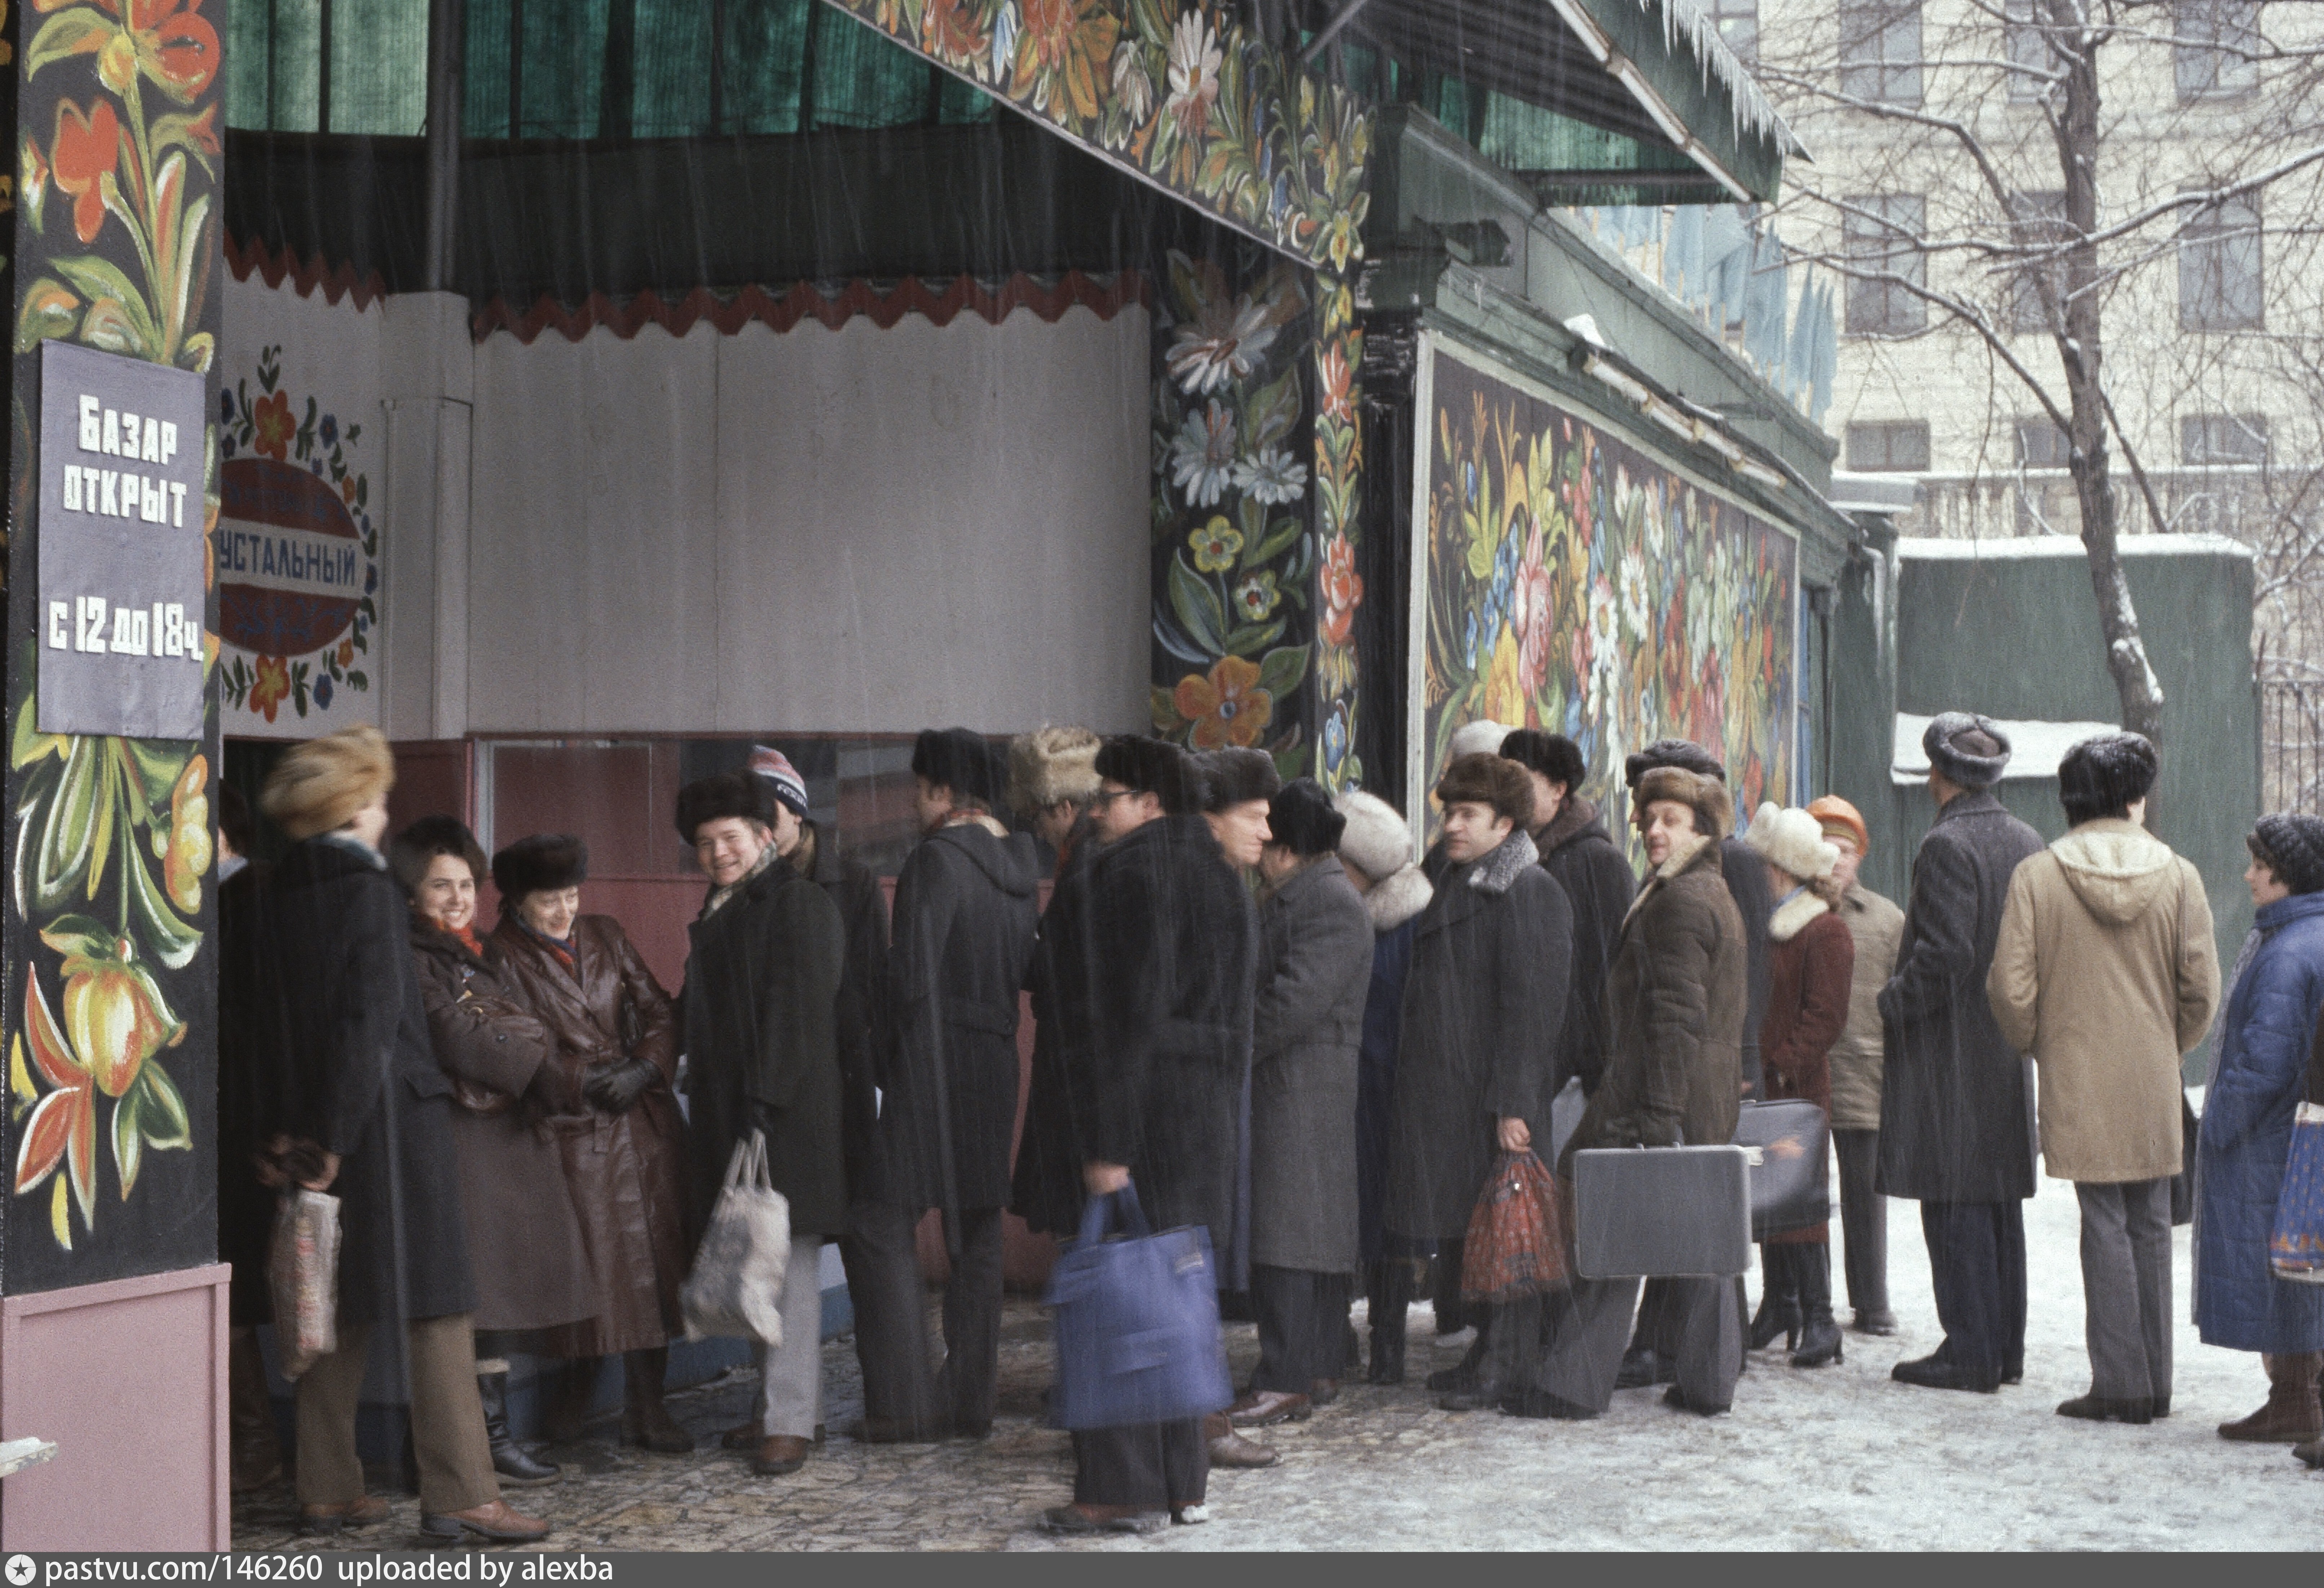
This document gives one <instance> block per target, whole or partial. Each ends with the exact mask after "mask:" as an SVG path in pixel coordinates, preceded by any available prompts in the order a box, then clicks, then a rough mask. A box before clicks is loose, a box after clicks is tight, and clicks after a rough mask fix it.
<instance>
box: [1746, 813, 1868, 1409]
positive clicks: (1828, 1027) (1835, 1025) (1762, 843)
mask: <svg viewBox="0 0 2324 1588" xmlns="http://www.w3.org/2000/svg"><path fill="white" fill-rule="evenodd" d="M1744 842H1746V843H1748V845H1751V847H1752V849H1753V850H1754V851H1756V852H1757V854H1758V856H1759V858H1760V859H1761V860H1763V861H1765V862H1766V866H1767V889H1768V891H1769V892H1771V893H1773V894H1774V895H1775V910H1774V912H1773V913H1772V914H1771V915H1769V916H1768V918H1767V940H1768V943H1769V944H1770V947H1769V950H1768V955H1767V1012H1766V1014H1765V1015H1764V1016H1763V1017H1761V1020H1760V1023H1759V1053H1760V1057H1761V1060H1762V1062H1763V1063H1764V1065H1765V1066H1766V1070H1765V1084H1766V1094H1767V1096H1768V1097H1769V1098H1770V1099H1775V1098H1785V1097H1797V1098H1803V1099H1804V1100H1806V1101H1807V1102H1809V1103H1814V1104H1815V1105H1816V1106H1817V1107H1818V1108H1820V1109H1822V1110H1823V1111H1824V1113H1825V1114H1826V1115H1827V1116H1829V1115H1830V1114H1831V1045H1832V1044H1833V1043H1834V1042H1836V1041H1838V1040H1839V1039H1840V1032H1841V1030H1842V1029H1845V1028H1846V1026H1847V1024H1848V1002H1849V992H1850V990H1851V988H1852V986H1853V983H1854V979H1855V974H1856V939H1855V938H1854V937H1851V936H1849V930H1848V925H1847V923H1846V922H1844V921H1842V920H1841V919H1840V917H1839V916H1838V915H1836V914H1834V913H1833V912H1834V910H1835V909H1836V908H1837V907H1838V905H1839V903H1840V895H1841V893H1842V892H1844V891H1845V889H1844V888H1843V886H1842V885H1841V883H1840V880H1839V878H1838V876H1837V875H1836V874H1835V873H1836V872H1837V869H1838V867H1839V865H1840V851H1839V849H1838V848H1837V847H1835V846H1834V845H1831V844H1827V843H1826V842H1824V837H1823V824H1822V823H1821V822H1819V821H1818V820H1817V819H1816V818H1815V817H1812V816H1810V815H1809V814H1808V813H1807V812H1806V811H1804V810H1784V809H1781V808H1777V807H1776V806H1775V805H1772V804H1769V805H1763V806H1761V807H1760V808H1759V812H1758V814H1757V816H1755V817H1752V818H1751V830H1750V832H1749V833H1748V834H1747V835H1746V836H1745V838H1744ZM1759 1271H1760V1275H1761V1279H1760V1290H1759V1315H1758V1316H1757V1317H1756V1318H1754V1319H1752V1321H1751V1348H1752V1349H1753V1350H1754V1351H1757V1350H1759V1349H1761V1348H1763V1347H1765V1346H1766V1344H1767V1343H1768V1342H1770V1341H1772V1340H1773V1339H1775V1336H1776V1335H1778V1334H1784V1335H1787V1336H1788V1339H1787V1341H1786V1343H1787V1344H1789V1345H1790V1346H1791V1347H1792V1348H1793V1350H1792V1365H1793V1366H1794V1367H1795V1368H1820V1367H1822V1366H1824V1365H1825V1364H1826V1363H1827V1362H1838V1361H1840V1325H1838V1324H1836V1323H1834V1322H1833V1321H1832V1316H1831V1230H1830V1226H1829V1225H1826V1224H1818V1225H1816V1226H1815V1227H1814V1228H1812V1229H1806V1230H1789V1231H1786V1232H1784V1233H1782V1234H1780V1235H1772V1236H1769V1237H1768V1238H1767V1239H1766V1241H1763V1242H1760V1243H1759Z"/></svg>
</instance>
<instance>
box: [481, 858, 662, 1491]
mask: <svg viewBox="0 0 2324 1588" xmlns="http://www.w3.org/2000/svg"><path fill="white" fill-rule="evenodd" d="M588 872H589V851H588V847H587V845H584V844H583V843H582V842H581V840H580V839H578V838H576V837H573V836H569V835H567V834H561V833H540V834H536V835H534V836H531V837H530V838H523V839H520V840H519V841H517V842H516V843H514V844H512V845H509V846H508V847H507V848H505V849H503V850H502V851H501V852H500V853H499V854H495V855H494V856H493V885H494V886H495V887H497V888H499V890H500V892H501V919H500V924H499V926H498V927H496V928H494V929H493V944H494V945H495V946H497V947H498V948H499V949H500V951H501V953H502V954H503V956H505V962H506V964H507V966H508V974H509V978H510V980H511V981H512V983H514V984H515V986H516V987H517V988H518V989H519V990H520V991H521V992H522V994H523V996H524V1000H525V1002H526V1003H527V1005H528V1006H529V1007H530V1009H531V1010H532V1011H533V1012H534V1013H535V1014H537V1015H538V1016H539V1018H540V1020H541V1023H542V1024H543V1025H545V1026H546V1027H547V1028H548V1029H549V1036H550V1037H551V1038H552V1039H554V1040H555V1042H556V1044H557V1060H556V1062H557V1063H558V1065H559V1066H562V1067H563V1068H564V1069H565V1071H566V1072H567V1074H568V1075H569V1076H572V1077H573V1078H574V1079H575V1081H576V1083H577V1084H578V1085H579V1086H580V1088H581V1091H582V1093H583V1094H584V1098H585V1100H586V1102H585V1106H584V1108H583V1109H581V1110H580V1111H578V1112H576V1113H570V1114H565V1115H560V1116H559V1117H558V1119H557V1121H556V1122H555V1123H556V1127H557V1132H558V1143H559V1145H560V1146H561V1147H562V1148H563V1149H564V1156H565V1173H566V1176H567V1179H568V1180H569V1182H570V1183H571V1186H572V1188H573V1200H574V1203H575V1205H576V1206H577V1207H578V1208H579V1210H580V1214H581V1233H582V1238H583V1239H584V1240H585V1241H586V1242H587V1244H588V1248H589V1256H590V1259H591V1260H592V1261H593V1262H594V1263H595V1267H596V1270H597V1275H598V1279H599V1282H600V1284H601V1285H602V1287H603V1289H604V1311H602V1312H600V1313H599V1314H598V1315H597V1316H596V1317H595V1318H594V1319H592V1320H591V1321H589V1322H587V1323H585V1324H578V1325H573V1326H571V1327H569V1328H565V1329H559V1330H557V1331H555V1332H554V1334H552V1335H551V1336H550V1337H549V1343H548V1345H547V1349H548V1350H549V1351H550V1352H553V1353H556V1354H558V1355H562V1356H567V1357H571V1358H573V1359H574V1360H573V1362H572V1365H571V1367H570V1369H569V1370H568V1371H567V1373H566V1375H565V1380H564V1382H563V1384H562V1385H561V1386H560V1387H559V1390H558V1394H557V1396H556V1398H555V1399H554V1400H553V1402H552V1403H551V1405H550V1406H549V1411H548V1415H547V1417H545V1419H544V1424H543V1430H544V1432H545V1433H546V1434H547V1436H549V1438H550V1439H551V1440H553V1441H558V1442H568V1443H569V1442H570V1441H572V1440H575V1439H577V1438H578V1437H579V1436H580V1433H581V1428H582V1425H583V1424H584V1422H585V1421H586V1418H587V1416H588V1410H589V1400H590V1396H591V1394H592V1392H593V1391H594V1390H595V1388H596V1383H597V1362H598V1359H599V1358H601V1357H606V1356H612V1355H614V1354H615V1353H619V1354H620V1355H621V1357H622V1377H623V1379H624V1380H626V1382H627V1385H628V1390H627V1400H626V1404H625V1405H624V1407H623V1409H622V1442H623V1443H624V1444H629V1445H643V1446H644V1447H645V1448H646V1449H648V1450H658V1451H663V1452H666V1453H669V1454H678V1453H680V1452H684V1451H689V1450H692V1449H693V1448H694V1437H693V1436H692V1435H690V1434H688V1433H687V1431H686V1430H685V1429H684V1428H683V1427H681V1426H678V1422H677V1420H676V1419H675V1418H673V1417H671V1416H670V1415H669V1412H668V1411H667V1410H665V1409H664V1408H663V1407H662V1400H661V1387H662V1374H663V1371H664V1369H665V1368H666V1367H667V1366H668V1365H669V1337H670V1336H671V1335H672V1334H676V1333H678V1332H679V1331H680V1330H681V1329H682V1328H683V1327H684V1323H683V1320H682V1319H681V1317H680V1316H679V1313H678V1288H679V1286H680V1285H682V1284H683V1283H684V1282H685V1279H686V1267H687V1258H688V1255H689V1252H690V1251H691V1248H690V1246H689V1244H688V1239H687V1236H688V1232H687V1215H686V1185H685V1162H686V1124H685V1120H684V1117H683V1116H682V1115H681V1114H680V1113H678V1101H677V1099H676V1097H675V1096H674V1095H673V1094H671V1091H670V1084H671V1082H672V1080H673V1079H674V1078H675V1076H676V1075H677V1070H678V1043H677V1039H676V1032H675V1023H674V1021H673V1020H672V1018H671V1012H670V1002H669V994H668V993H667V992H663V991H662V989H661V985H660V983H658V982H656V981H655V980H654V978H653V973H652V972H651V971H650V970H648V969H647V968H646V963H645V961H644V960H643V959H642V958H641V957H640V956H639V954H638V951H637V950H636V948H634V947H633V946H631V943H630V939H629V937H628V936H627V935H626V934H624V933H623V932H622V928H621V925H620V923H619V922H617V921H615V920H614V919H613V918H612V917H610V916H602V915H583V914H581V913H580V902H581V893H580V885H581V882H582V881H583V879H584V878H586V876H587V875H588Z"/></svg>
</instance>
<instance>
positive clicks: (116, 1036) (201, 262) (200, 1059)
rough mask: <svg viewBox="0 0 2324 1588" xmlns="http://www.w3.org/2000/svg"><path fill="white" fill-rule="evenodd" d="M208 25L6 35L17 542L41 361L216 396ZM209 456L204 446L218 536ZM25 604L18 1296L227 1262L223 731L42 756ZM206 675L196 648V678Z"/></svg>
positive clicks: (17, 703) (16, 980)
mask: <svg viewBox="0 0 2324 1588" xmlns="http://www.w3.org/2000/svg"><path fill="white" fill-rule="evenodd" d="M222 9H223V8H222V6H220V5H218V3H217V0H208V14H205V0H85V3H81V4H74V3H73V0H34V3H33V4H32V6H31V8H30V12H29V14H27V15H25V16H24V17H23V26H22V27H21V29H18V30H14V33H13V36H15V37H17V38H19V39H21V40H22V41H23V43H22V57H21V59H20V60H16V61H14V62H12V63H10V69H11V70H12V71H14V72H16V73H17V78H16V84H15V87H16V92H17V104H18V106H19V112H20V115H19V119H18V125H20V127H22V128H23V129H24V130H23V133H22V134H21V138H20V142H19V144H18V147H17V150H16V182H15V189H14V191H15V199H16V205H15V208H14V215H13V217H12V218H13V219H14V225H15V248H14V264H15V273H14V281H15V283H16V288H17V291H16V319H15V337H14V353H15V356H16V366H15V367H16V391H17V392H18V394H19V395H18V399H17V402H16V403H15V414H16V419H15V423H16V440H17V445H16V448H15V453H14V478H13V480H12V482H11V491H12V502H13V504H14V505H13V511H12V513H11V519H12V524H13V525H14V527H15V528H16V530H17V532H18V533H20V534H21V533H23V531H24V530H25V529H27V528H35V529H36V527H37V526H35V525H34V524H33V515H32V511H31V508H32V478H33V474H32V469H33V465H34V462H35V457H34V449H33V447H32V438H31V433H30V430H29V428H28V427H29V420H28V418H27V416H26V404H25V401H24V399H23V393H24V392H26V391H27V390H28V389H30V388H31V385H32V381H33V379H34V378H35V374H34V372H36V371H37V368H38V355H39V348H40V344H41V343H42V340H43V339H49V338H55V339H60V340H66V341H75V342H79V343H82V344H85V345H87V346H91V347H96V348H99V349H101V350H103V351H105V352H107V353H113V354H117V355H124V356H126V357H131V358H140V359H146V360H150V361H152V362H154V363H160V364H170V365H177V366H179V367H180V368H184V369H191V370H197V371H201V372H204V373H205V374H208V373H209V372H210V371H211V369H212V366H213V364H214V362H215V357H216V353H217V309H218V306H217V295H216V293H215V291H213V286H214V282H215V281H216V278H217V263H218V259H219V245H218V235H217V183H218V165H219V157H220V145H219V127H218V119H219V115H220V105H219V96H220V88H221V85H220V83H219V80H218V64H219V41H218V28H219V24H218V20H217V16H218V13H219V12H220V11H221V10H222ZM0 48H5V46H0ZM0 60H5V56H0ZM205 442H206V445H205V450H204V456H205V463H206V466H207V470H208V475H207V484H206V486H205V497H206V511H205V513H204V522H203V526H202V532H203V533H204V534H205V535H207V534H208V532H209V531H210V530H212V529H214V528H215V526H216V523H217V512H218V502H219V498H218V495H217V433H216V430H215V429H210V430H209V431H208V433H207V434H206V437H205ZM187 532H189V533H190V532H192V531H190V530H189V531H187ZM28 591H29V581H19V582H18V585H17V587H16V588H14V590H12V595H14V597H15V606H16V608H17V613H16V618H15V621H14V622H12V624H11V628H10V635H11V642H12V643H14V644H17V645H20V646H21V647H22V649H21V650H20V651H18V652H17V653H16V660H17V665H15V666H13V667H11V668H10V669H8V676H9V684H10V688H9V694H8V701H7V710H8V717H9V756H8V803H9V808H10V811H11V813H12V816H13V819H14V828H15V830H14V833H13V834H12V835H11V838H12V851H13V866H12V870H11V875H10V878H9V886H8V891H7V909H9V910H10V911H11V912H12V913H13V916H14V919H13V920H12V921H11V922H10V928H11V929H10V933H9V937H10V939H11V941H13V942H14V943H15V944H16V945H18V947H17V948H16V949H14V950H13V951H12V952H11V954H10V956H9V959H8V976H7V983H8V984H7V986H6V987H5V998H6V1007H7V1014H8V1020H7V1049H8V1093H9V1102H8V1112H7V1119H8V1123H9V1132H8V1155H7V1163H8V1168H9V1174H10V1187H11V1190H12V1192H13V1194H14V1195H13V1197H12V1199H11V1203H10V1206H11V1209H12V1212H11V1216H10V1220H9V1240H8V1255H9V1281H10V1284H9V1288H10V1289H11V1290H12V1291H14V1290H18V1289H28V1290H30V1289H42V1288H51V1287H53V1286H55V1285H59V1284H63V1283H68V1282H72V1283H79V1282H86V1281H89V1280H94V1279H104V1278H107V1277H112V1276H114V1275H118V1274H125V1273H140V1272H150V1271H153V1270H155V1269H165V1268H173V1267H182V1266H185V1265H186V1264H187V1263H189V1262H198V1261H206V1260H208V1258H209V1255H210V1253H211V1252H212V1251H214V1250H215V1246H214V1240H215V1230H214V1224H215V1220H214V1218H213V1215H212V1210H211V1195H212V1192H211V1187H212V1186H213V1185H214V1181H215V1177H214V1175H213V1174H212V1172H211V1167H210V1165H209V1164H208V1162H207V1161H206V1160H205V1159H201V1158H200V1156H199V1155H200V1154H201V1153H202V1152H203V1151H204V1150H205V1149H206V1148H205V1144H206V1142H207V1139H208V1110H209V1107H210V1103H209V1097H208V1094H209V1093H210V1092H211V1091H212V1089H213V1087H214V1082H213V1077H212V1072H211V1069H210V1051H211V1047H212V1039H211V1035H210V1031H209V1024H210V1020H211V1014H210V1007H209V1006H210V1004H211V1002H212V999H211V991H210V990H211V978H212V974H213V973H212V969H211V965H210V948H209V945H208V923H209V920H210V914H209V911H210V909H211V907H212V901H211V900H210V898H209V897H208V891H209V889H208V885H209V882H210V878H211V875H212V869H213V868H212V861H213V859H214V858H215V856H214V850H213V839H212V833H213V831H214V827H213V823H212V819H211V809H210V800H211V788H210V785H211V779H212V776H213V768H214V767H215V765H216V762H217V739H216V736H215V735H216V732H217V730H216V719H215V717H212V718H210V719H209V726H208V733H207V734H206V735H205V738H204V740H203V741H201V742H174V741H161V740H137V739H121V738H102V737H88V736H67V735H57V734H42V733H41V732H39V731H38V729H37V726H36V725H37V721H38V706H37V700H36V697H35V694H34V688H33V683H34V679H35V669H34V667H33V666H32V658H33V654H34V653H33V651H32V644H31V635H30V632H29V627H28V621H29V612H28V609H27V608H26V603H27V602H28V601H29V599H30V595H29V594H28ZM216 656H217V647H216V639H215V636H214V635H208V636H206V637H205V665H206V667H207V666H214V664H215V661H216ZM157 1154H168V1155H171V1156H170V1158H169V1159H157V1157H156V1155H157ZM165 1162H166V1163H168V1164H170V1166H171V1167H170V1168H168V1170H167V1171H166V1172H165V1171H164V1170H162V1169H161V1168H157V1164H161V1163H165ZM157 1178H160V1179H163V1180H165V1181H166V1182H167V1183H166V1184H165V1185H163V1186H159V1187H155V1186H154V1184H153V1183H154V1181H155V1180H156V1179H157ZM100 1231H102V1232H103V1233H104V1235H105V1238H104V1239H103V1240H102V1241H99V1240H97V1239H94V1237H96V1236H97V1234H98V1233H99V1232H100ZM68 1254H70V1261H69V1262H68V1261H67V1256H68Z"/></svg>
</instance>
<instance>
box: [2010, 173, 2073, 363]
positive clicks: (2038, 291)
mask: <svg viewBox="0 0 2324 1588" xmlns="http://www.w3.org/2000/svg"><path fill="white" fill-rule="evenodd" d="M2010 211H2011V213H2010V217H2009V240H2010V241H2011V242H2013V243H2016V244H2019V245H2034V244H2056V243H2063V242H2065V241H2066V240H2068V239H2069V238H2070V237H2072V236H2073V235H2074V228H2073V227H2072V226H2070V225H2068V224H2067V222H2066V195H2065V193H2064V191H2063V190H2062V189H2053V190H2051V191H2048V192H2035V193H2018V194H2015V195H2013V196H2012V197H2011V199H2010ZM2045 285H2046V286H2047V287H2048V289H2049V301H2048V302H2047V303H2045V302H2044V301H2043V287H2044V286H2045ZM2065 290H2066V262H2065V261H2064V260H2063V259H2060V258H2055V257H2052V258H2047V259H2035V260H2032V261H2029V262H2028V263H2025V264H2024V265H2023V266H2021V267H2020V268H2019V269H2018V271H2017V272H2016V273H2015V275H2013V276H2012V277H2011V278H2010V282H2009V328H2010V329H2011V330H2012V331H2015V332H2017V333H2018V334H2020V335H2024V334H2027V333H2033V332H2042V331H2049V330H2053V329H2055V328H2056V327H2055V325H2054V324H2053V322H2052V319H2051V314H2052V306H2053V305H2055V304H2056V303H2057V300H2058V299H2059V298H2060V297H2061V295H2062V294H2063V293H2064V291H2065ZM2058 312H2060V313H2062V312H2063V311H2062V309H2060V310H2059V311H2058Z"/></svg>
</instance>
